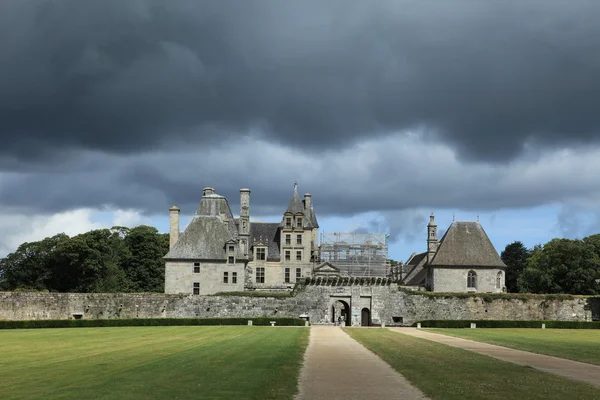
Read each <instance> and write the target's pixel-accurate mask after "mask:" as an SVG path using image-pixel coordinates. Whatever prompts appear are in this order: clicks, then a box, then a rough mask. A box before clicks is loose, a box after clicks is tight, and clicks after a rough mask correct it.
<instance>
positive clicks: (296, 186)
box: [294, 181, 298, 192]
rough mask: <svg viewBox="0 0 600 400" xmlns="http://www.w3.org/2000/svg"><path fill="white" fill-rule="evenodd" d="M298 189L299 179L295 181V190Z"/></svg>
mask: <svg viewBox="0 0 600 400" xmlns="http://www.w3.org/2000/svg"><path fill="white" fill-rule="evenodd" d="M297 191H298V181H294V192H297Z"/></svg>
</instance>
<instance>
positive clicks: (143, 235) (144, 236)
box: [122, 225, 169, 292]
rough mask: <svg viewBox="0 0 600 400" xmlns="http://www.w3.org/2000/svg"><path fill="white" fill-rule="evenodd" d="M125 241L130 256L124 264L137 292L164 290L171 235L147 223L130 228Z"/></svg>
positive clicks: (132, 288) (131, 284)
mask: <svg viewBox="0 0 600 400" xmlns="http://www.w3.org/2000/svg"><path fill="white" fill-rule="evenodd" d="M124 243H125V245H126V247H127V249H128V252H129V256H128V257H127V258H126V259H125V260H124V262H123V264H122V266H123V270H124V271H125V274H126V275H127V278H128V280H129V283H130V288H129V289H130V290H131V291H135V292H163V291H164V285H165V262H164V260H163V257H164V256H165V254H167V252H168V251H169V235H168V234H160V233H158V230H156V228H154V227H151V226H146V225H141V226H137V227H135V228H132V229H131V230H129V232H128V233H127V235H126V236H125V239H124Z"/></svg>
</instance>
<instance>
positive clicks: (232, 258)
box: [227, 256, 235, 264]
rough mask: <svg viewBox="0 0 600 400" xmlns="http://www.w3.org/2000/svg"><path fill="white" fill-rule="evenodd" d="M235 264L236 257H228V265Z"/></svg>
mask: <svg viewBox="0 0 600 400" xmlns="http://www.w3.org/2000/svg"><path fill="white" fill-rule="evenodd" d="M234 263H235V257H234V256H229V257H227V264H234Z"/></svg>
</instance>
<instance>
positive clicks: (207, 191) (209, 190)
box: [202, 187, 216, 196]
mask: <svg viewBox="0 0 600 400" xmlns="http://www.w3.org/2000/svg"><path fill="white" fill-rule="evenodd" d="M213 194H216V192H215V189H213V188H211V187H205V188H204V190H203V191H202V196H210V195H213Z"/></svg>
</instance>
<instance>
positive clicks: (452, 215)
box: [452, 213, 455, 222]
mask: <svg viewBox="0 0 600 400" xmlns="http://www.w3.org/2000/svg"><path fill="white" fill-rule="evenodd" d="M454 221H455V220H454V213H452V222H454Z"/></svg>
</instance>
